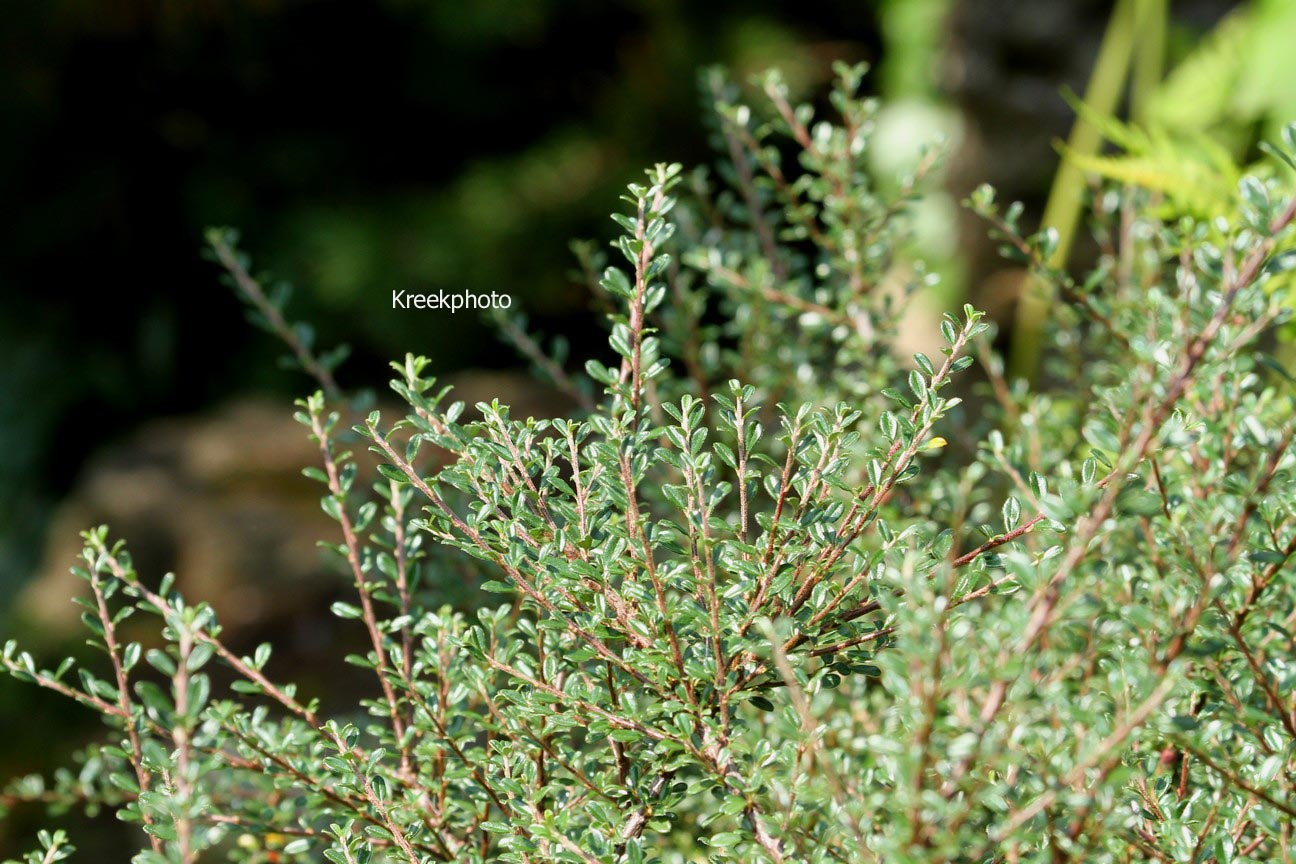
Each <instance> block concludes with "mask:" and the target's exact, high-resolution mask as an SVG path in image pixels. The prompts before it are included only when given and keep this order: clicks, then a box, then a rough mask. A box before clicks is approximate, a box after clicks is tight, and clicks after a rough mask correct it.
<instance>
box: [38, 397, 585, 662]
mask: <svg viewBox="0 0 1296 864" xmlns="http://www.w3.org/2000/svg"><path fill="white" fill-rule="evenodd" d="M447 383H451V384H454V385H455V390H454V393H453V395H452V398H454V399H461V400H463V401H464V402H466V403H467V405H468V413H469V414H471V413H472V410H473V409H472V406H473V405H474V404H475V403H477V402H479V401H485V402H489V401H490V400H491V399H493V398H499V400H500V401H501V402H503V403H505V404H508V405H511V406H512V409H513V410H512V416H514V417H526V416H541V417H548V416H557V414H558V413H560V412H563V411H566V410H568V408H569V407H570V406H569V404H568V403H567V401H566V400H565V399H564V397H562V396H561V395H559V394H557V393H555V392H554V391H553V390H551V389H549V388H547V387H545V386H543V385H541V384H538V383H537V382H535V381H534V380H533V379H531V378H529V377H527V376H526V375H525V374H522V373H509V372H468V373H463V374H460V375H456V376H453V377H451V378H448V379H447ZM397 410H399V409H398V408H396V407H395V406H390V407H389V408H388V410H387V411H385V412H384V413H385V414H387V415H388V416H392V414H393V413H394V412H395V411H397ZM292 413H293V409H292V407H291V406H290V405H288V404H287V403H286V402H285V403H279V402H269V401H260V400H242V401H237V402H233V403H230V404H227V405H225V406H223V407H222V408H219V409H217V410H215V411H213V412H210V413H206V414H202V415H195V416H189V417H179V418H173V419H165V420H156V421H151V422H149V423H146V424H145V425H144V426H142V427H141V428H139V429H138V430H137V431H136V432H135V433H134V434H133V435H131V436H130V437H129V438H127V439H125V440H123V441H121V442H119V443H118V444H116V445H113V446H110V447H109V448H107V449H105V450H103V451H102V452H100V453H99V454H98V455H97V456H95V457H93V458H92V459H91V460H90V461H89V462H88V463H87V464H86V467H85V470H84V472H83V474H82V477H81V479H80V480H79V482H78V483H77V484H76V487H75V488H74V489H73V491H72V493H71V494H70V495H69V496H68V497H67V499H66V500H65V501H64V502H63V503H62V504H61V505H60V506H59V507H58V510H57V512H56V514H55V517H54V519H53V520H52V521H51V524H50V528H49V531H48V534H47V542H46V546H45V550H44V553H43V556H42V564H41V567H40V569H39V571H38V575H37V576H36V578H35V579H33V580H32V581H31V582H30V583H29V584H28V586H27V587H26V589H25V590H24V591H23V592H22V594H21V595H20V597H19V598H18V601H17V603H16V610H17V612H18V615H19V618H20V620H22V621H23V622H24V624H25V625H27V627H28V628H30V629H31V630H32V631H33V633H32V636H31V637H29V638H28V639H27V641H28V642H32V641H33V640H36V641H41V640H43V641H45V642H46V643H47V644H50V643H57V642H62V641H65V640H67V639H68V638H69V637H71V636H73V635H74V634H75V633H76V631H77V628H78V627H79V626H80V625H79V622H78V618H79V609H78V607H76V606H75V605H74V604H73V603H71V602H70V599H71V598H72V597H73V596H75V595H77V594H78V593H79V592H81V591H82V590H83V587H84V586H83V583H81V582H80V580H78V579H77V578H76V577H75V576H73V575H72V574H71V573H70V572H69V568H70V567H71V566H72V565H73V564H75V563H76V562H77V559H78V555H79V553H80V550H81V544H80V539H79V532H80V531H83V530H85V529H86V528H88V527H91V526H94V525H100V524H107V525H108V526H109V527H110V530H111V534H112V537H114V538H121V539H124V540H126V542H127V543H128V544H129V548H130V551H131V554H132V556H133V557H134V560H135V564H136V567H137V569H138V571H139V572H140V574H141V576H142V578H144V579H146V580H148V581H152V582H156V580H158V579H159V578H160V577H161V576H162V574H164V573H167V572H174V573H176V574H177V586H178V587H179V589H180V590H182V591H183V592H184V593H185V596H186V597H187V598H188V599H190V600H195V601H196V600H205V601H207V602H210V603H211V604H212V606H213V607H215V609H216V611H217V613H218V615H219V618H220V621H221V623H222V624H223V625H224V626H225V627H226V629H227V631H228V632H229V634H230V636H231V641H232V642H234V643H235V644H243V645H248V644H252V643H254V642H256V641H260V640H261V639H264V638H270V637H273V638H274V641H275V642H276V644H277V645H279V646H282V648H284V649H285V650H287V651H289V652H292V653H302V654H313V653H316V652H317V651H318V649H319V648H321V647H323V645H324V644H327V643H328V642H329V641H331V640H332V638H333V636H332V635H331V634H332V632H333V630H334V628H335V624H336V622H335V621H333V619H332V616H331V615H330V614H329V612H328V605H329V603H330V602H331V600H332V599H336V598H337V597H338V596H339V595H340V594H342V593H345V592H347V591H349V590H350V585H349V579H348V578H347V577H346V576H344V575H342V574H341V573H340V571H339V570H338V569H336V568H335V567H333V566H331V565H330V564H329V563H328V562H326V561H325V560H324V558H323V555H322V553H321V551H320V550H319V549H318V548H317V543H318V541H320V540H321V539H327V540H330V541H334V540H335V539H337V538H336V534H337V526H336V524H335V523H334V522H332V521H331V520H330V519H328V517H326V516H325V515H324V513H323V512H322V511H321V509H320V506H319V498H320V487H319V484H317V483H315V482H314V481H311V480H309V479H307V478H306V477H304V476H303V475H302V473H301V471H302V468H304V467H306V466H308V465H317V464H318V462H319V452H318V450H317V449H316V445H315V444H314V443H313V442H312V441H310V439H309V438H308V434H307V431H306V429H305V428H304V427H303V426H301V425H300V424H298V423H297V422H296V421H295V420H293V418H292ZM351 449H353V450H354V451H355V452H356V454H357V456H358V457H359V458H361V459H367V458H368V456H367V454H366V452H365V448H364V447H363V445H362V444H358V443H357V445H356V446H353V447H352V448H351ZM362 476H364V474H363V473H362ZM368 476H370V477H372V476H374V475H373V474H372V473H370V474H369V475H368Z"/></svg>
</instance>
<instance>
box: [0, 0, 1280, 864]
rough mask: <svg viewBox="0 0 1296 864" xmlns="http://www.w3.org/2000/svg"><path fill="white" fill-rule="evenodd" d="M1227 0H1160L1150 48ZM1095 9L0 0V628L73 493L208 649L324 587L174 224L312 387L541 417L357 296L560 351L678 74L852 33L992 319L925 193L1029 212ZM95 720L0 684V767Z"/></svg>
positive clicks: (450, 332)
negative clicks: (404, 300)
mask: <svg viewBox="0 0 1296 864" xmlns="http://www.w3.org/2000/svg"><path fill="white" fill-rule="evenodd" d="M1238 5H1239V4H1237V3H1234V2H1229V0H1183V2H1174V3H1171V4H1170V5H1169V15H1168V21H1169V26H1168V28H1167V29H1166V30H1165V32H1164V36H1165V43H1166V48H1165V57H1166V58H1167V63H1169V64H1170V65H1173V63H1174V62H1175V61H1176V60H1177V59H1178V58H1182V57H1185V56H1188V55H1190V54H1191V53H1192V52H1193V50H1194V49H1195V48H1196V47H1197V46H1198V45H1200V44H1202V42H1203V39H1205V38H1207V36H1208V34H1211V33H1212V32H1213V31H1214V30H1215V29H1216V28H1217V26H1218V22H1219V21H1220V19H1221V17H1222V16H1224V15H1225V14H1226V13H1227V12H1229V10H1230V9H1232V8H1233V7H1235V6H1238ZM1253 5H1254V6H1256V7H1257V8H1259V7H1274V6H1276V5H1286V6H1289V7H1296V4H1292V3H1290V2H1288V0H1282V2H1281V3H1277V4H1275V3H1273V2H1270V3H1264V2H1257V3H1256V4H1253ZM1112 9H1113V3H1112V2H1110V0H874V2H862V0H816V2H797V3H792V2H775V0H711V2H707V3H694V2H686V0H527V2H507V0H369V2H340V0H314V2H304V0H298V2H292V0H187V2H146V0H118V2H113V3H104V2H102V0H44V2H41V3H10V4H6V6H5V26H4V27H3V28H2V29H0V112H3V123H2V127H0V128H3V132H0V196H2V197H0V200H3V202H4V204H5V208H4V214H3V216H2V217H0V219H2V220H3V224H4V230H3V231H2V232H0V301H2V302H0V395H2V396H3V398H2V399H0V488H3V489H4V495H3V496H0V598H3V599H0V639H2V638H8V637H9V636H10V635H11V634H16V635H17V636H19V637H20V638H21V639H22V640H23V641H24V642H25V643H26V644H27V645H28V646H30V647H32V648H33V649H35V650H37V651H39V652H40V653H41V654H42V656H43V657H46V658H51V657H54V656H55V655H56V654H58V653H59V652H67V651H75V650H76V649H75V646H76V643H77V637H76V628H77V614H76V612H75V609H74V607H73V606H72V605H71V604H70V603H69V602H68V600H69V596H70V594H71V593H72V592H74V591H76V590H77V586H78V583H77V582H76V581H75V580H74V579H70V578H69V577H67V576H66V575H65V574H66V570H67V567H68V566H69V565H70V564H72V563H73V559H74V557H75V554H76V552H77V550H78V549H79V543H78V541H77V537H76V532H77V531H78V530H80V529H82V528H84V527H87V526H89V525H91V524H96V523H98V522H103V521H109V522H110V523H111V524H112V525H113V527H114V533H115V534H117V535H119V536H124V537H126V538H127V539H129V540H130V541H131V543H132V546H133V548H134V550H135V556H136V558H137V560H138V562H139V564H140V567H141V569H142V570H143V571H144V572H146V573H153V574H157V573H160V572H163V571H166V570H172V569H174V570H177V571H178V572H179V573H180V574H181V578H182V582H183V585H184V586H185V588H186V590H187V591H189V592H190V593H192V594H195V595H197V596H202V597H204V598H207V599H210V600H212V602H213V603H214V605H215V606H216V607H217V609H218V611H220V613H221V615H222V619H223V620H224V621H226V623H227V624H228V625H229V628H230V632H231V634H232V636H231V638H232V641H234V642H235V643H237V644H238V645H243V646H250V645H253V644H255V642H257V641H259V640H260V639H263V638H267V637H273V638H274V639H275V640H276V641H277V642H279V643H283V644H284V645H285V646H286V648H285V651H286V652H287V653H290V654H295V655H296V656H297V657H298V658H299V659H300V660H301V661H302V662H303V663H304V664H306V665H307V667H308V666H309V658H311V657H312V656H316V655H317V654H318V653H319V648H321V647H322V646H324V645H327V644H328V643H329V642H330V641H332V639H333V638H334V635H335V634H333V631H332V630H331V629H330V628H331V627H332V622H331V619H330V618H329V616H328V614H327V607H328V603H329V601H330V600H331V599H332V597H333V592H334V591H335V590H338V589H340V588H344V587H345V586H344V582H343V581H342V580H340V579H337V578H335V576H334V575H333V574H331V573H329V572H328V571H327V569H325V568H322V567H321V566H320V565H319V557H318V554H317V553H316V552H315V549H314V540H315V538H316V537H317V536H321V535H322V533H323V532H324V531H326V530H327V523H324V522H322V521H321V518H320V514H319V510H318V506H317V503H316V493H315V492H314V490H313V489H312V488H311V485H310V484H309V483H308V482H306V481H304V480H302V479H301V477H300V473H299V471H300V468H301V467H302V466H303V465H305V464H308V463H310V462H311V461H312V451H311V447H310V445H309V443H308V442H307V441H306V440H305V437H304V435H303V434H302V433H301V432H300V430H299V428H298V427H297V426H296V425H295V424H293V422H292V421H291V419H290V410H289V400H290V398H291V397H293V396H297V395H300V394H301V392H302V391H303V390H304V389H305V388H306V387H307V384H306V382H305V381H304V380H302V379H301V378H298V377H296V376H294V375H293V374H291V373H288V372H284V371H282V370H280V369H279V368H278V367H277V365H276V357H277V356H278V355H279V353H280V349H279V347H278V346H277V345H275V344H273V343H272V342H271V340H270V339H269V338H268V337H266V336H265V335H264V334H262V333H261V332H260V331H256V330H254V329H252V328H251V327H249V326H248V325H247V324H246V323H245V322H244V320H243V315H242V311H241V308H240V306H239V303H238V302H237V301H236V299H235V298H234V297H233V296H232V294H231V293H230V292H229V291H228V290H226V289H224V288H223V287H221V286H220V285H219V283H218V280H217V276H218V274H217V272H216V269H215V268H214V266H213V265H211V264H209V263H207V262H206V261H204V260H203V258H202V257H201V256H200V254H199V253H200V247H201V242H202V232H203V229H204V228H205V227H206V226H209V225H232V226H237V227H238V228H239V229H241V231H242V235H243V238H244V248H245V249H246V250H247V251H248V252H249V253H251V254H252V256H253V258H254V260H255V262H256V265H257V268H258V270H264V271H268V272H270V273H273V274H274V275H275V276H276V277H280V278H283V279H285V280H288V281H290V282H292V283H293V284H294V286H295V288H296V291H295V294H294V297H293V301H292V304H291V310H292V313H293V315H294V317H295V318H298V319H304V320H308V321H310V322H312V323H313V324H314V325H315V326H316V328H317V330H318V332H319V341H320V343H321V344H323V345H325V346H329V345H333V344H337V343H338V342H347V343H349V344H350V345H351V346H352V348H353V358H352V359H351V360H350V361H348V363H347V364H346V365H345V366H344V367H343V370H342V373H341V378H342V382H343V384H344V385H345V386H371V387H381V386H382V385H383V382H384V381H385V364H386V362H387V360H388V359H391V358H397V357H399V356H401V355H403V354H404V353H405V352H407V351H415V352H419V353H423V354H427V355H429V356H431V357H432V358H433V359H434V361H435V363H436V365H437V367H438V368H439V369H440V370H441V372H442V373H443V374H446V375H449V376H451V377H453V378H456V379H457V380H458V381H460V383H461V386H462V387H463V389H464V391H465V392H466V393H467V394H468V395H467V398H468V401H469V402H470V404H471V402H472V401H473V400H474V399H477V398H488V397H490V396H493V395H497V394H498V395H501V396H502V397H505V401H512V402H514V403H515V404H521V405H524V406H527V407H526V408H524V409H523V410H531V411H533V412H535V413H542V412H544V411H545V410H546V409H548V410H552V409H553V407H554V406H555V405H556V403H555V402H554V401H553V397H552V396H550V395H548V394H547V393H546V392H545V391H544V390H543V389H541V388H540V387H539V386H538V385H534V384H532V383H530V382H529V379H527V378H526V376H525V374H524V373H521V372H519V371H517V370H518V369H519V367H520V366H521V364H520V363H519V361H518V360H517V358H516V356H515V355H514V354H513V352H512V351H511V350H510V349H509V348H507V347H504V346H503V345H501V344H500V343H498V342H497V341H496V340H495V338H494V337H493V336H492V335H491V334H490V332H489V331H488V330H487V329H486V328H485V327H484V326H482V325H481V324H480V322H478V321H477V320H476V319H475V318H473V317H472V316H471V315H470V314H466V313H460V314H459V315H456V316H450V315H448V314H442V313H421V314H420V313H415V312H412V311H409V312H407V311H396V310H392V309H391V303H390V296H391V291H392V290H393V289H405V290H414V291H436V290H446V291H460V290H468V291H472V292H475V293H482V292H490V291H500V292H505V293H508V294H510V295H511V296H512V297H513V298H514V302H515V307H514V308H515V310H521V311H523V312H525V313H526V314H527V316H528V317H529V318H530V319H531V322H532V323H533V325H535V326H536V327H538V328H539V329H541V330H543V331H544V332H546V333H548V334H550V335H563V336H565V337H566V338H567V339H568V340H569V341H570V342H571V343H572V344H573V346H574V351H573V353H575V354H576V355H577V356H579V355H580V353H581V351H582V349H583V348H585V347H590V346H597V345H599V344H600V343H601V342H602V341H603V335H602V330H601V328H600V326H599V322H598V317H597V315H596V313H595V312H594V310H593V308H592V304H591V295H590V292H589V289H588V287H587V283H586V282H585V280H584V279H583V278H582V277H581V275H580V274H579V272H577V266H576V263H577V260H576V257H575V256H574V255H573V253H572V251H571V249H570V247H569V243H570V241H572V240H574V239H578V238H591V239H592V240H593V241H595V242H599V243H603V242H606V241H607V240H608V239H610V237H611V236H612V233H613V228H614V226H613V224H612V223H611V221H610V220H609V219H608V218H607V214H608V213H609V212H611V211H612V209H613V208H614V207H616V206H617V195H618V194H619V190H620V189H621V188H622V187H623V186H624V184H625V183H627V182H630V181H633V180H637V179H638V178H639V177H640V176H641V169H642V168H643V167H645V166H647V165H650V164H652V163H654V162H659V161H679V162H683V163H685V164H686V165H691V164H697V163H699V162H702V161H705V160H707V159H709V158H710V150H709V146H708V126H707V124H706V123H705V122H704V119H703V111H702V106H703V100H702V99H701V97H700V94H699V91H698V86H697V82H698V72H699V70H700V69H701V68H703V67H705V66H708V65H711V64H722V65H724V66H726V67H728V68H729V69H730V70H731V72H732V74H733V76H734V77H735V78H737V79H740V80H741V79H744V78H746V77H747V76H749V75H750V74H752V73H754V72H756V71H758V70H760V69H763V68H766V67H769V66H779V67H781V68H782V69H783V70H784V71H785V73H786V75H787V77H788V79H789V81H790V82H791V83H792V84H793V86H794V87H795V88H798V89H799V90H801V91H802V92H807V93H808V92H812V91H814V90H816V89H817V88H821V87H823V86H825V85H826V83H827V81H828V78H829V75H830V70H829V66H830V63H831V62H832V61H833V60H836V59H845V60H849V61H858V60H866V61H869V62H870V63H871V64H873V67H874V70H875V72H874V74H873V75H872V76H870V79H869V84H868V86H870V87H871V88H872V89H873V90H874V91H875V92H876V93H877V94H878V95H880V96H882V97H884V99H885V100H886V104H887V105H888V106H889V107H888V108H887V110H886V111H885V112H884V113H883V115H882V117H881V119H880V123H881V127H882V128H881V129H880V131H879V135H878V136H877V138H876V141H877V143H878V147H879V148H880V152H879V153H877V154H876V165H877V167H878V170H879V171H886V170H887V166H888V165H890V164H895V160H896V159H898V158H901V157H903V156H905V155H907V154H910V153H912V152H913V151H914V149H915V148H916V147H917V146H918V145H919V144H920V143H922V142H924V141H928V140H931V139H932V138H934V137H937V136H943V137H945V138H946V139H948V140H949V141H950V142H951V148H952V156H951V161H950V164H949V166H948V169H947V171H946V173H945V175H944V178H943V181H942V182H943V183H944V188H943V189H938V190H936V194H935V195H934V197H933V199H932V201H933V203H932V204H931V205H930V206H928V207H926V208H925V209H924V210H923V211H922V213H921V214H920V218H921V219H922V220H923V224H922V225H920V226H919V235H920V238H925V239H923V242H925V243H926V244H927V245H928V247H929V248H928V252H929V254H930V256H931V257H933V258H935V259H936V262H937V266H938V267H939V269H940V271H941V272H942V273H943V274H944V275H945V276H946V280H947V282H946V286H945V289H944V291H945V295H944V296H946V297H948V298H958V299H960V300H961V299H962V298H963V297H968V296H970V297H972V298H973V299H974V300H976V301H977V302H980V303H982V304H983V305H988V306H990V307H991V309H992V311H994V310H996V309H998V311H997V312H996V314H997V315H998V316H999V317H1000V318H1001V320H1007V317H1006V316H1010V314H1011V303H1012V299H1013V297H1012V288H1011V285H1012V284H1016V283H1012V282H1011V280H1010V281H1009V282H1008V283H1004V280H1003V279H1002V278H1000V277H1001V276H1002V274H1001V273H1000V272H999V269H998V268H999V267H1000V265H999V264H998V263H997V262H996V260H995V257H994V252H993V248H992V247H991V246H990V245H988V244H987V243H986V242H985V241H984V240H983V237H982V235H983V230H982V228H981V227H980V226H978V225H977V224H976V223H975V222H974V221H971V220H969V219H967V218H966V217H964V216H962V215H961V214H960V212H959V209H958V206H957V202H958V201H960V200H962V198H963V197H964V196H965V195H966V194H967V192H968V191H970V190H971V188H973V186H975V185H976V184H977V183H980V182H982V181H988V182H990V183H993V184H994V185H996V186H997V187H999V189H1000V191H1001V195H1002V197H1003V198H1004V199H1020V200H1022V201H1024V202H1025V203H1026V205H1027V211H1026V212H1027V214H1028V216H1027V220H1026V222H1027V224H1028V225H1031V224H1033V222H1032V220H1038V218H1039V213H1040V212H1041V210H1042V208H1043V204H1044V201H1045V199H1046V196H1047V195H1048V193H1049V188H1050V184H1051V182H1052V179H1053V176H1054V173H1055V172H1056V170H1057V165H1058V155H1057V151H1056V149H1055V147H1054V142H1055V141H1056V140H1057V139H1059V138H1062V137H1065V136H1066V134H1067V132H1068V130H1069V128H1070V126H1071V123H1072V120H1073V113H1072V110H1071V108H1070V107H1068V105H1067V103H1066V102H1065V100H1064V99H1063V98H1062V96H1061V91H1062V88H1063V87H1070V88H1072V89H1074V90H1076V91H1077V92H1081V91H1083V90H1084V87H1085V84H1086V81H1088V80H1089V78H1090V74H1091V72H1092V67H1093V64H1094V58H1095V56H1096V54H1097V52H1098V48H1099V44H1100V42H1101V40H1102V37H1103V33H1104V29H1105V28H1106V26H1107V22H1108V19H1109V18H1110V16H1111V14H1112ZM1136 35H1137V34H1136ZM1280 35H1281V34H1280ZM1287 35H1288V36H1290V35H1291V33H1290V32H1289V33H1288V34H1287ZM1288 53H1290V52H1288ZM1288 65H1290V60H1288ZM1289 80H1290V79H1289ZM1288 89H1290V88H1288ZM1266 92H1268V91H1266ZM1220 98H1221V99H1226V100H1227V99H1229V98H1233V97H1232V96H1229V95H1228V94H1225V95H1224V96H1221V97H1220ZM1288 98H1289V99H1290V94H1288ZM1293 113H1296V111H1294V112H1293ZM1248 116H1249V115H1248ZM1242 122H1244V121H1239V123H1242ZM888 160H891V161H888ZM1003 284H1008V285H1009V287H1007V288H1004V287H1003ZM996 286H999V287H996ZM996 292H998V293H996ZM996 304H998V306H996ZM286 597H293V598H294V602H293V604H285V603H284V602H282V601H283V599H284V598H286ZM301 597H308V598H312V599H311V600H310V601H309V602H308V603H306V604H305V606H304V607H303V606H300V605H297V604H299V603H300V602H301V601H300V599H299V598H301ZM285 605H291V606H292V609H291V613H292V614H288V610H286V609H285V608H284V607H285ZM330 653H332V652H330ZM277 656H278V655H277ZM95 729H96V721H95V720H94V719H93V718H90V717H89V716H88V715H84V713H83V712H81V711H79V710H78V709H76V708H73V707H69V706H68V705H67V704H65V703H63V702H60V701H58V700H57V699H48V698H45V697H44V696H43V695H42V694H40V693H38V692H36V691H34V689H33V688H27V687H18V686H15V685H14V684H13V683H12V682H10V681H8V680H4V681H0V777H10V776H14V775H16V774H21V773H26V772H31V771H48V770H50V769H51V768H53V767H54V766H55V765H57V764H59V763H60V761H61V760H62V761H65V760H63V754H64V753H66V752H67V750H68V745H69V744H70V743H75V742H77V741H80V740H83V739H87V738H89V737H90V736H92V735H93V734H94V732H95ZM38 821H40V815H39V814H36V813H31V812H29V811H27V810H24V809H20V810H19V811H17V812H16V814H15V819H14V820H13V821H12V822H11V823H8V824H5V823H0V858H3V857H5V856H7V855H9V854H13V853H14V852H15V850H14V849H13V848H11V846H10V844H11V842H12V838H13V837H14V836H15V835H17V836H30V831H31V826H32V825H33V824H35V823H36V822H38ZM96 824H97V825H98V826H99V828H102V830H96V831H94V832H86V831H84V830H82V831H79V833H78V838H77V840H78V845H79V846H81V847H82V848H83V849H84V850H85V853H84V854H85V855H86V857H85V859H84V860H91V861H115V860H126V857H125V856H124V853H122V852H121V849H122V847H121V846H120V845H119V844H120V833H119V829H117V828H116V827H114V826H113V824H112V823H111V822H108V821H106V820H104V819H99V820H97V822H96ZM82 827H83V828H84V826H82ZM96 844H98V845H96ZM96 855H97V856H98V857H96Z"/></svg>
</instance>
